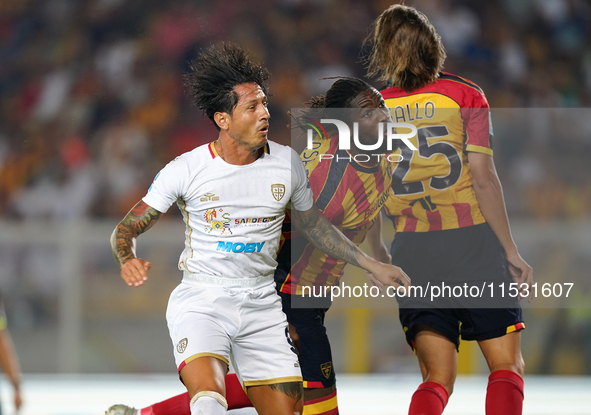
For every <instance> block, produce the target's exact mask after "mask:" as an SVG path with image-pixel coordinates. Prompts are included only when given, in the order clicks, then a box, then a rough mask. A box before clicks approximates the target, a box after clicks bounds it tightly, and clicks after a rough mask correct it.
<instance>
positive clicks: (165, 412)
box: [140, 373, 252, 415]
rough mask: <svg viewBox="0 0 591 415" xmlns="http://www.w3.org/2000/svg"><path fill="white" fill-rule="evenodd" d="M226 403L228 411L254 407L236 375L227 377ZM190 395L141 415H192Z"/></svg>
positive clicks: (186, 393) (155, 405) (158, 404)
mask: <svg viewBox="0 0 591 415" xmlns="http://www.w3.org/2000/svg"><path fill="white" fill-rule="evenodd" d="M226 401H228V409H240V408H247V407H251V406H252V402H250V399H248V396H246V393H245V392H244V389H242V385H241V384H240V381H239V380H238V376H236V374H235V373H230V374H228V375H226ZM189 402H190V399H189V393H188V392H185V393H183V394H180V395H177V396H173V397H172V398H169V399H167V400H165V401H162V402H158V403H155V404H153V405H151V406H148V407H146V408H142V409H141V410H140V415H191V408H190V407H189Z"/></svg>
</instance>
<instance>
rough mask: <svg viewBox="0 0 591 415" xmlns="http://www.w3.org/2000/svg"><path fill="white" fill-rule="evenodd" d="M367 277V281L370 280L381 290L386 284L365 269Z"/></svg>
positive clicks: (373, 285)
mask: <svg viewBox="0 0 591 415" xmlns="http://www.w3.org/2000/svg"><path fill="white" fill-rule="evenodd" d="M365 278H367V281H369V283H370V284H371V286H372V287H378V288H379V289H380V291H381V290H382V287H383V286H384V284H382V282H381V281H380V280H378V279H377V278H376V276H375V275H373V274H372V273H371V272H369V271H365Z"/></svg>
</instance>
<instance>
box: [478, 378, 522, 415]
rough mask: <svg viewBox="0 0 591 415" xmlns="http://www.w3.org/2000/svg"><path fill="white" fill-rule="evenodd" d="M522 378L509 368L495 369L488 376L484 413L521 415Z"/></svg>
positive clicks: (488, 414)
mask: <svg viewBox="0 0 591 415" xmlns="http://www.w3.org/2000/svg"><path fill="white" fill-rule="evenodd" d="M522 410H523V378H522V377H521V376H519V375H518V374H517V373H515V372H512V371H511V370H495V371H494V372H492V373H491V374H490V376H489V377H488V388H487V389H486V415H498V414H502V415H521V412H522Z"/></svg>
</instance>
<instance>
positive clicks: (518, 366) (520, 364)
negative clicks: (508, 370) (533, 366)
mask: <svg viewBox="0 0 591 415" xmlns="http://www.w3.org/2000/svg"><path fill="white" fill-rule="evenodd" d="M513 372H515V373H517V374H518V375H519V376H521V377H523V374H524V373H525V362H524V361H523V357H522V356H521V354H520V355H519V358H518V359H517V361H516V362H515V368H514V369H513Z"/></svg>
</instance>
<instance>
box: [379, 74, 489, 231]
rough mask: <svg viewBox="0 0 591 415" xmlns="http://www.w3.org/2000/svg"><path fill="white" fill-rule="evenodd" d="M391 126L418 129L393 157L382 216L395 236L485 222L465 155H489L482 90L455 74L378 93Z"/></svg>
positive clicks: (486, 121)
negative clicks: (402, 124)
mask: <svg viewBox="0 0 591 415" xmlns="http://www.w3.org/2000/svg"><path fill="white" fill-rule="evenodd" d="M382 95H383V96H384V99H385V101H386V105H387V106H388V107H389V108H390V109H391V113H392V117H393V118H394V121H395V122H408V123H412V124H413V125H415V126H416V127H417V135H416V136H415V137H413V138H411V139H410V141H411V142H412V143H413V144H414V145H415V147H416V148H417V151H411V150H410V149H409V148H408V147H407V146H406V145H405V144H404V143H401V145H400V149H399V150H397V151H396V153H398V154H401V155H402V158H403V159H402V161H401V162H399V163H398V165H397V166H396V168H395V169H394V173H393V178H392V193H393V196H391V197H389V198H388V201H387V202H386V206H385V209H386V213H387V214H388V216H389V217H390V218H391V219H392V220H393V221H394V224H395V228H396V232H428V231H436V230H446V229H456V228H462V227H465V226H471V225H477V224H480V223H483V222H485V219H484V216H483V215H482V212H481V211H480V207H479V206H478V202H477V200H476V196H475V194H474V190H473V187H472V173H471V172H470V165H469V164H468V157H467V152H478V153H485V154H489V155H491V156H492V153H493V152H492V143H491V140H492V125H491V120H490V110H489V107H488V102H487V101H486V97H485V96H484V93H483V92H482V90H481V89H480V88H479V87H478V86H477V85H476V84H474V83H473V82H470V81H468V80H466V79H464V78H460V77H459V76H456V75H452V74H448V73H443V72H442V73H440V74H439V78H438V79H437V81H435V82H432V83H430V84H428V85H426V86H424V87H423V88H420V89H418V90H415V91H413V92H410V93H407V92H406V91H404V90H403V89H401V88H398V87H391V88H388V89H385V90H384V91H382Z"/></svg>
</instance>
